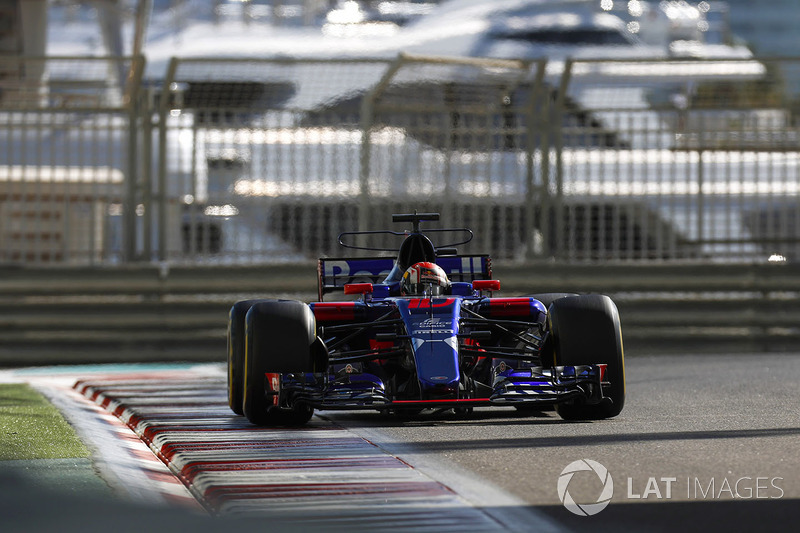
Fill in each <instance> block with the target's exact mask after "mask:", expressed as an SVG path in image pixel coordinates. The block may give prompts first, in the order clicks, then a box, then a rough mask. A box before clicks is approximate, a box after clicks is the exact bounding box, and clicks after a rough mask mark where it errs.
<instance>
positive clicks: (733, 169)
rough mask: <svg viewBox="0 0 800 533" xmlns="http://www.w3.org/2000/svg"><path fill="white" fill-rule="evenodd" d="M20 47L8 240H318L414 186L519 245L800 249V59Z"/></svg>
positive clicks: (10, 145) (296, 251)
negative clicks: (193, 53)
mask: <svg viewBox="0 0 800 533" xmlns="http://www.w3.org/2000/svg"><path fill="white" fill-rule="evenodd" d="M3 61H4V62H3V63H0V70H2V73H3V75H2V78H0V90H2V93H0V113H2V115H3V120H2V122H1V123H0V124H2V125H0V136H2V137H3V146H4V148H3V152H2V154H0V187H2V189H1V190H0V199H1V200H2V201H1V202H0V244H2V246H0V262H3V263H21V264H77V265H81V264H110V263H120V262H123V263H124V262H131V261H167V262H172V263H185V264H258V263H274V262H280V261H294V260H303V259H313V258H315V257H317V256H320V255H339V254H341V253H342V252H341V249H340V247H338V245H337V242H336V238H337V235H338V234H339V233H340V232H343V231H354V230H359V229H362V230H371V229H395V230H402V229H405V228H401V227H397V228H392V227H391V222H390V220H391V219H390V214H391V213H392V212H406V211H412V210H414V209H418V210H420V211H439V212H441V213H442V222H441V223H440V227H442V226H444V227H461V226H466V227H471V228H473V229H474V230H475V231H476V236H475V240H474V241H473V242H472V243H470V244H469V245H467V246H465V247H461V251H463V252H490V253H492V254H493V255H494V256H495V257H498V258H503V259H527V260H530V259H550V258H554V259H555V260H557V261H578V262H587V261H589V262H591V261H627V262H641V261H648V262H653V261H685V260H692V261H703V262H761V261H766V260H768V259H769V258H773V260H774V259H788V260H794V259H796V258H797V257H798V254H800V241H798V239H799V238H800V195H799V194H798V183H800V180H799V179H798V178H800V176H798V162H799V161H800V143H798V140H799V139H798V118H797V117H798V111H799V110H800V109H799V108H800V98H799V95H798V94H797V93H798V92H800V89H798V88H799V87H800V85H798V83H797V80H798V79H800V76H798V74H800V68H798V67H800V61H795V60H790V59H781V60H770V59H759V60H718V61H717V60H715V61H706V60H691V61H686V60H664V61H652V60H650V61H632V60H626V61H567V62H566V63H556V62H549V63H548V62H546V61H544V60H542V61H532V62H531V61H500V60H485V59H452V58H450V59H445V58H433V57H411V56H403V55H401V56H399V57H398V58H397V59H396V60H394V61H384V60H366V59H365V60H347V61H345V60H289V59H285V60H258V59H225V60H220V59H203V58H192V59H181V58H175V59H173V60H172V62H171V63H170V65H169V68H168V71H167V72H166V73H165V76H164V79H163V80H159V81H158V82H150V83H148V82H145V81H143V80H142V79H141V72H142V64H141V61H140V60H136V61H133V60H131V59H129V58H128V59H126V58H117V59H114V58H72V59H70V58H55V59H54V58H48V59H46V60H45V59H40V60H33V59H30V58H28V59H26V60H25V61H28V63H25V62H24V61H22V59H21V58H13V59H9V58H6V59H4V60H3ZM442 239H443V240H444V241H446V240H447V236H444V235H443V236H442ZM367 243H368V244H371V245H374V246H376V247H386V246H394V245H396V244H397V243H394V242H391V241H386V240H380V239H379V238H378V237H372V238H370V239H368V240H367ZM440 244H446V242H443V243H440Z"/></svg>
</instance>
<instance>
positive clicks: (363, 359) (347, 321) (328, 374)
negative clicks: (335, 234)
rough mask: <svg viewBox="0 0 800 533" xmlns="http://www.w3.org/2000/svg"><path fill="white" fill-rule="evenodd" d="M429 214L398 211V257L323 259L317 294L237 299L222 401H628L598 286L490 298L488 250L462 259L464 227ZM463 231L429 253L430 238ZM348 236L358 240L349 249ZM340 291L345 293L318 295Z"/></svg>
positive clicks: (391, 405)
mask: <svg viewBox="0 0 800 533" xmlns="http://www.w3.org/2000/svg"><path fill="white" fill-rule="evenodd" d="M438 218H439V215H438V214H437V213H416V212H415V213H414V214H403V215H394V216H393V220H394V221H395V222H406V223H409V222H410V223H411V225H412V229H411V230H410V231H403V232H394V231H372V232H350V233H343V234H342V235H340V236H339V243H340V244H342V245H343V246H346V247H350V248H360V249H367V250H385V249H382V248H375V247H369V246H364V245H363V242H366V241H367V240H368V239H370V238H373V236H374V235H375V234H381V235H386V234H389V235H396V236H398V237H400V238H402V239H403V240H402V243H401V244H400V245H399V251H397V255H396V257H375V258H356V259H330V258H329V259H320V261H319V276H318V278H319V279H318V281H319V301H318V302H313V303H303V302H299V301H294V300H260V299H259V300H244V301H240V302H237V303H236V304H235V305H234V306H233V307H232V308H231V310H230V315H229V321H228V399H229V405H230V407H231V409H232V410H233V411H234V412H235V413H237V414H240V415H241V414H243V415H245V416H246V417H247V418H248V419H249V420H250V421H251V422H252V423H254V424H258V425H300V424H304V423H306V422H307V421H308V420H309V419H310V418H311V416H312V414H313V412H314V409H320V410H326V409H347V410H352V409H373V410H379V411H384V412H389V413H402V414H406V415H408V414H414V413H418V412H420V411H422V410H424V409H440V410H441V409H453V410H455V412H457V413H468V412H470V411H471V410H472V409H473V408H475V407H481V406H513V407H518V408H523V407H532V408H534V409H535V408H536V407H537V406H538V407H541V406H551V405H554V406H555V409H556V411H557V412H558V414H559V415H560V416H561V417H562V418H564V419H568V420H583V419H602V418H609V417H613V416H616V415H618V414H619V413H620V411H621V410H622V407H623V405H624V402H625V367H624V358H623V350H622V336H621V331H620V323H619V315H618V313H617V308H616V306H615V305H614V303H613V302H612V300H611V299H610V298H609V297H608V296H604V295H599V294H586V295H577V294H569V293H543V294H533V295H530V296H524V297H513V298H510V297H504V298H499V297H493V292H494V291H497V290H499V289H500V282H499V281H498V280H495V279H492V270H491V260H490V258H489V256H487V255H459V254H458V253H457V250H456V249H455V248H453V246H455V245H459V244H465V243H466V242H469V241H470V240H471V239H472V232H471V231H470V230H468V229H465V228H458V229H428V230H426V231H425V232H423V231H422V230H421V229H420V223H421V222H423V221H433V220H438ZM441 232H461V234H463V235H464V239H463V240H461V241H460V242H456V243H452V244H448V245H446V246H442V247H438V248H437V247H435V246H434V244H433V242H432V240H431V238H430V237H431V236H433V235H435V234H437V233H438V234H441ZM345 240H353V241H357V242H359V244H356V243H353V244H348V243H346V242H345ZM334 291H337V292H338V291H342V292H343V293H344V294H345V295H348V296H349V298H350V300H345V301H324V297H325V295H326V294H328V293H330V292H334Z"/></svg>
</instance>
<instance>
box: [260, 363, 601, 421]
mask: <svg viewBox="0 0 800 533" xmlns="http://www.w3.org/2000/svg"><path fill="white" fill-rule="evenodd" d="M605 370H606V365H602V364H598V365H576V366H557V367H552V368H543V367H532V368H528V369H523V370H506V371H505V372H501V373H499V374H498V375H497V377H496V378H495V380H494V384H493V386H492V388H491V393H490V394H489V395H488V396H486V395H484V396H481V397H474V396H473V397H469V396H470V395H469V394H465V396H466V397H463V398H442V399H425V400H422V399H406V398H392V397H391V396H390V395H389V394H388V393H387V390H386V387H385V385H384V384H383V382H382V381H381V380H380V379H379V378H378V377H377V376H374V375H372V374H350V375H346V376H344V377H340V378H337V379H331V378H330V377H329V376H323V377H322V378H320V377H319V376H315V375H314V374H305V375H299V374H289V375H283V376H282V380H281V384H280V387H281V390H280V396H281V398H282V403H283V402H284V401H285V402H287V404H288V405H293V404H296V403H305V404H308V405H310V406H312V407H314V408H315V409H320V410H334V409H340V410H354V409H378V410H384V409H400V408H452V407H480V406H517V405H542V406H545V405H554V404H558V403H563V402H569V401H577V402H579V403H585V404H597V403H600V402H602V401H604V400H605V401H609V400H608V399H607V398H605V397H604V396H603V392H602V391H603V386H604V385H605V386H607V385H608V383H607V382H604V381H603V378H604V377H605ZM320 380H322V381H320ZM273 393H274V394H278V393H279V391H273Z"/></svg>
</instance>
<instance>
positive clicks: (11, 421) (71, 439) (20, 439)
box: [0, 384, 90, 461]
mask: <svg viewBox="0 0 800 533" xmlns="http://www.w3.org/2000/svg"><path fill="white" fill-rule="evenodd" d="M89 455H90V454H89V450H88V449H87V448H86V446H84V445H83V443H82V442H81V441H80V439H78V436H77V435H76V434H75V431H74V430H73V429H72V426H70V425H69V424H68V423H67V421H66V420H65V419H64V417H63V416H61V413H60V412H59V411H58V409H56V408H55V407H53V405H52V404H51V403H50V402H49V401H48V400H47V399H46V398H45V397H44V396H42V395H41V394H39V393H38V392H37V391H36V390H35V389H33V388H32V387H30V386H28V385H25V384H2V385H0V461H10V460H27V459H64V458H78V457H84V458H85V457H89Z"/></svg>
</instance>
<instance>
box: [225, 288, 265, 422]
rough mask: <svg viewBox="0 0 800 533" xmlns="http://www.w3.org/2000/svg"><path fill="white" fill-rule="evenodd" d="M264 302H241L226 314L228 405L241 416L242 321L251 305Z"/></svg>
mask: <svg viewBox="0 0 800 533" xmlns="http://www.w3.org/2000/svg"><path fill="white" fill-rule="evenodd" d="M264 301H266V300H242V301H240V302H236V303H235V304H233V307H231V310H230V311H229V312H228V405H229V406H230V408H231V410H232V411H233V412H234V413H236V414H237V415H243V414H244V411H243V410H242V402H243V401H244V319H245V316H246V315H247V312H248V311H249V310H250V308H251V307H253V305H255V304H257V303H259V302H264Z"/></svg>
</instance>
